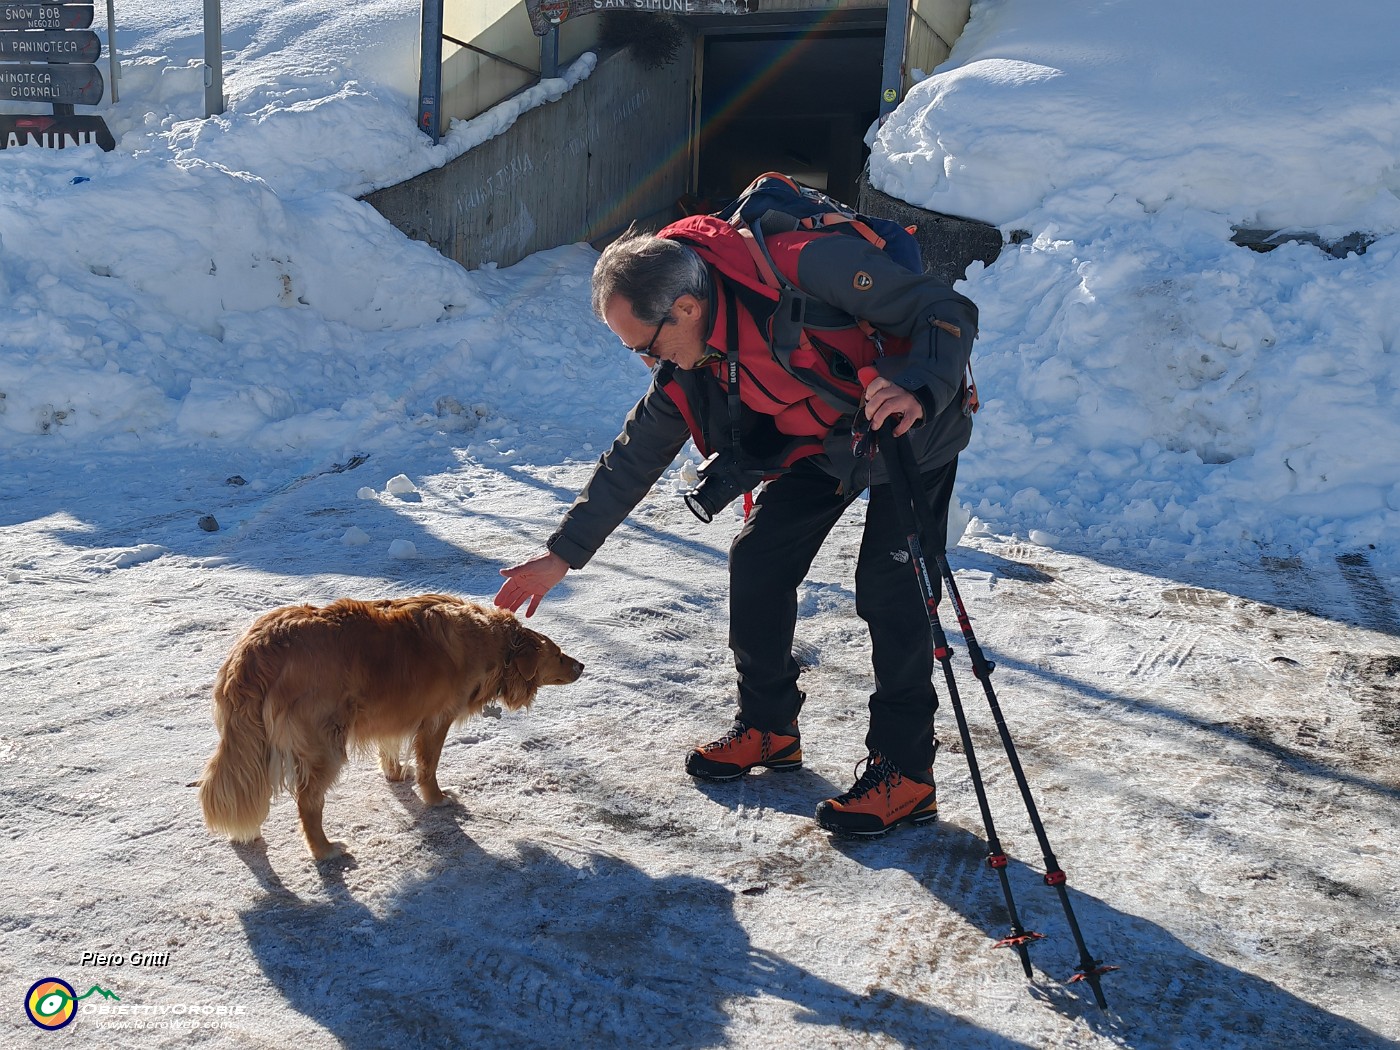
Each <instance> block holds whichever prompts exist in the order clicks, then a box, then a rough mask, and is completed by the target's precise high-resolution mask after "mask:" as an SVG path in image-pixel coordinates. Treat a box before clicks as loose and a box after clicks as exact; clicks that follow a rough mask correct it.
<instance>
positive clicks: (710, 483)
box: [685, 452, 764, 525]
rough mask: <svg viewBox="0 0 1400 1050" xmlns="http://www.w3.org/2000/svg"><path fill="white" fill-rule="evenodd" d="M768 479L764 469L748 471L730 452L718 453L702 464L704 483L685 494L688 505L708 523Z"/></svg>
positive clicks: (700, 482)
mask: <svg viewBox="0 0 1400 1050" xmlns="http://www.w3.org/2000/svg"><path fill="white" fill-rule="evenodd" d="M763 478H764V472H763V471H761V470H752V469H746V468H744V467H742V466H740V465H739V458H738V457H737V456H735V455H734V454H733V453H730V452H716V453H715V454H714V455H713V456H711V457H710V458H709V459H707V460H705V462H704V463H702V464H701V465H700V480H699V481H698V482H696V484H695V487H694V488H693V489H691V490H690V491H689V492H687V493H686V494H685V505H686V506H687V507H689V508H690V512H691V513H692V514H694V515H695V516H696V517H697V518H699V519H700V520H701V521H703V522H704V523H705V524H707V525H708V524H709V523H710V522H711V521H713V520H714V517H715V515H716V514H718V513H719V512H720V511H721V510H723V509H724V508H725V507H727V506H729V505H730V504H731V503H733V502H734V501H735V500H736V499H738V498H739V497H740V496H742V495H743V494H744V493H745V492H752V491H753V490H754V489H755V488H756V487H757V486H758V483H759V482H760V481H762V480H763Z"/></svg>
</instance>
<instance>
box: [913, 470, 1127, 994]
mask: <svg viewBox="0 0 1400 1050" xmlns="http://www.w3.org/2000/svg"><path fill="white" fill-rule="evenodd" d="M905 449H906V451H905V455H906V456H907V457H908V459H907V461H906V462H907V463H908V465H909V466H910V467H912V466H913V455H912V453H910V452H908V451H907V445H906V446H905ZM915 476H917V471H915ZM934 560H935V561H937V562H938V571H939V573H940V574H941V575H942V577H943V582H944V583H945V584H947V586H948V597H949V598H950V599H951V600H952V603H953V611H954V613H956V615H957V619H958V627H959V628H960V629H961V630H962V635H963V641H964V642H965V643H966V644H967V655H968V658H969V659H970V660H971V661H972V673H973V674H974V675H976V676H977V679H978V680H979V681H980V682H981V683H982V689H983V691H984V692H986V694H987V704H988V706H989V707H990V708H991V709H992V719H993V720H994V721H995V722H996V726H997V733H998V734H999V735H1000V737H1001V746H1002V747H1003V748H1004V749H1005V751H1006V758H1007V761H1008V762H1010V763H1011V771H1012V772H1013V773H1015V775H1016V786H1017V787H1019V788H1020V789H1021V799H1022V801H1024V802H1025V804H1026V815H1027V816H1029V817H1030V821H1031V827H1032V828H1034V829H1035V837H1036V840H1037V841H1038V842H1039V843H1040V852H1041V854H1042V855H1043V856H1044V858H1045V885H1047V886H1053V887H1054V888H1055V891H1056V892H1057V893H1058V894H1059V895H1060V904H1061V905H1063V906H1064V909H1065V918H1066V920H1068V922H1069V928H1070V932H1071V933H1072V934H1073V935H1074V943H1075V944H1076V945H1077V946H1078V948H1079V967H1078V971H1077V972H1076V973H1075V975H1074V976H1073V977H1071V978H1070V979H1069V983H1071V984H1073V983H1075V982H1076V981H1088V982H1089V987H1090V988H1092V989H1093V990H1094V999H1095V1001H1096V1002H1097V1003H1098V1004H1099V1008H1100V1009H1107V1008H1108V1003H1107V1002H1105V1001H1104V997H1103V988H1102V987H1101V984H1100V981H1099V978H1100V977H1101V976H1102V975H1103V974H1106V973H1109V972H1111V971H1113V970H1116V969H1118V967H1116V966H1104V965H1103V960H1101V959H1095V958H1094V957H1093V956H1092V955H1091V954H1089V949H1088V947H1087V946H1086V945H1085V943H1084V935H1083V934H1082V933H1080V931H1079V923H1078V921H1076V919H1075V917H1074V908H1073V907H1072V906H1071V905H1070V901H1069V892H1068V890H1067V888H1066V886H1065V882H1066V879H1065V873H1064V871H1063V870H1062V869H1061V868H1060V862H1059V861H1058V860H1056V859H1055V853H1054V851H1053V850H1052V849H1051V848H1050V840H1049V839H1048V838H1047V837H1046V835H1045V825H1044V824H1042V823H1041V820H1040V813H1039V811H1037V810H1036V807H1035V799H1034V798H1032V797H1031V788H1030V784H1028V783H1027V782H1026V774H1025V771H1024V770H1023V769H1022V768H1021V760H1020V759H1019V758H1018V757H1017V755H1016V744H1015V742H1014V741H1012V739H1011V731H1010V730H1009V729H1007V727H1006V720H1005V719H1004V718H1003V717H1002V713H1001V704H999V703H998V702H997V694H996V690H995V689H993V688H992V671H993V670H994V669H995V665H994V664H993V663H991V662H990V661H989V660H988V659H987V657H986V655H985V654H984V653H983V652H982V647H981V646H980V645H978V644H977V636H976V635H975V634H973V632H972V620H971V618H970V617H969V616H968V615H967V607H966V606H965V605H963V600H962V595H961V594H960V593H959V592H958V585H957V581H955V580H954V579H953V570H952V568H951V567H950V566H949V565H948V558H947V555H945V554H944V553H943V552H942V551H935V552H934Z"/></svg>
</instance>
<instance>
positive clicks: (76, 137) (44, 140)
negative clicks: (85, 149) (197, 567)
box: [0, 114, 117, 152]
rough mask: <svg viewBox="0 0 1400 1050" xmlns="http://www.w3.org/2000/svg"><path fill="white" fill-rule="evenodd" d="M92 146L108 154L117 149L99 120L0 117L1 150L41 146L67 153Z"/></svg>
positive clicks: (95, 118)
mask: <svg viewBox="0 0 1400 1050" xmlns="http://www.w3.org/2000/svg"><path fill="white" fill-rule="evenodd" d="M88 144H94V145H98V146H101V147H102V148H103V149H105V150H107V151H108V152H111V151H112V150H114V149H116V148H117V143H116V140H115V139H113V138H112V132H111V131H110V130H108V128H107V122H106V121H105V120H103V119H102V118H101V117H77V116H65V117H49V116H44V115H41V114H30V115H28V116H22V117H17V116H8V115H6V116H0V149H14V148H16V147H18V146H41V147H44V148H47V149H67V148H68V147H70V146H86V145H88Z"/></svg>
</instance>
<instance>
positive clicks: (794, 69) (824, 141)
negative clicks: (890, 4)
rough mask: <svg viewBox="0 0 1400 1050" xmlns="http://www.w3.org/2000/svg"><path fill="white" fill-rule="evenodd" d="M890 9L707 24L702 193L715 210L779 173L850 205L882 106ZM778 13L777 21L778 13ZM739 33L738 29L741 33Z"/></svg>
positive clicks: (703, 66) (703, 64)
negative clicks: (887, 12) (760, 177)
mask: <svg viewBox="0 0 1400 1050" xmlns="http://www.w3.org/2000/svg"><path fill="white" fill-rule="evenodd" d="M884 16H885V13H884V11H882V10H881V11H854V12H853V11H840V12H819V13H814V12H802V13H797V14H789V15H786V16H783V17H784V20H783V21H781V22H777V23H769V24H764V25H758V24H756V19H755V17H754V16H748V17H745V18H730V19H725V20H723V22H718V24H716V23H711V24H710V25H708V26H706V27H705V28H704V30H703V34H704V35H703V37H702V41H701V45H702V49H703V50H702V52H701V67H700V96H699V114H698V116H699V123H698V132H699V134H698V142H699V164H698V173H697V186H696V189H697V192H698V194H699V196H700V197H701V198H702V199H704V200H707V201H709V202H712V203H714V204H715V205H716V206H718V205H721V204H723V203H726V202H727V201H729V200H730V199H732V198H733V197H734V196H736V195H737V194H738V193H739V191H741V190H742V189H743V188H744V187H745V186H746V185H748V183H749V181H750V180H752V179H753V178H754V177H755V176H757V175H760V174H762V173H763V172H765V171H781V172H784V173H785V174H788V175H791V176H793V177H794V178H796V179H798V180H799V181H801V182H804V183H806V184H807V185H809V186H815V187H817V188H818V189H824V190H826V192H827V193H829V194H830V195H831V196H833V197H836V198H837V199H839V200H846V201H853V200H854V199H855V195H856V180H857V179H858V178H859V176H860V172H861V169H862V168H863V167H864V164H865V158H866V156H867V154H868V152H869V151H868V150H867V149H866V147H865V142H864V138H865V133H866V131H867V129H869V127H870V125H871V124H873V123H874V122H875V119H876V117H877V116H878V114H879V110H880V79H881V66H882V62H883V57H884V40H885V24H884ZM774 17H778V16H774ZM736 27H737V28H736Z"/></svg>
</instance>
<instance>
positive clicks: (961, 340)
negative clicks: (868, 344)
mask: <svg viewBox="0 0 1400 1050" xmlns="http://www.w3.org/2000/svg"><path fill="white" fill-rule="evenodd" d="M797 283H798V285H799V286H800V287H801V288H803V289H804V290H805V291H806V292H807V293H808V294H810V295H813V296H816V297H817V298H818V299H820V300H822V301H823V302H826V303H830V304H831V305H832V306H835V307H837V308H839V309H841V310H844V311H845V312H847V313H849V314H851V315H852V316H854V317H858V318H860V319H862V320H865V321H869V322H870V323H871V324H872V325H874V326H875V327H876V328H879V329H880V330H881V331H884V332H888V333H890V334H891V335H897V336H902V337H904V338H906V339H909V340H910V342H911V346H910V348H909V353H908V355H907V356H899V357H887V358H884V359H882V360H881V361H880V362H879V363H878V364H877V365H876V367H877V369H878V370H879V372H880V374H881V375H882V376H884V377H885V378H886V379H888V380H890V381H891V382H894V383H897V384H899V385H900V386H902V387H904V388H905V389H906V390H909V391H912V392H913V393H914V394H916V395H917V396H918V397H919V399H920V401H922V402H923V403H924V407H925V409H927V410H928V411H929V415H930V416H936V415H938V414H940V413H941V412H943V411H944V410H945V409H947V408H948V407H949V406H950V405H952V404H954V403H955V402H957V403H958V404H959V406H960V405H961V401H960V391H961V389H962V382H963V372H964V370H965V369H966V368H967V362H968V358H969V356H970V355H971V352H972V340H973V338H974V337H975V336H976V334H977V307H976V306H975V305H973V303H972V300H970V299H968V298H966V297H965V296H963V295H960V294H959V293H957V292H955V291H953V289H952V288H951V287H950V286H949V285H947V284H944V283H943V282H942V281H941V280H939V279H938V278H936V277H933V276H930V275H927V274H915V273H910V272H909V271H908V270H906V269H904V267H902V266H900V265H899V264H898V263H896V262H895V261H894V260H893V259H891V258H890V257H889V256H888V255H886V254H885V253H884V252H882V251H880V249H878V248H876V247H875V246H874V245H873V244H870V243H869V242H867V241H864V240H862V239H860V238H858V237H851V236H839V235H834V236H830V237H823V238H820V239H818V240H814V241H813V242H812V243H811V244H809V245H808V246H807V247H805V248H804V249H803V250H802V254H801V255H800V256H799V257H798V272H797Z"/></svg>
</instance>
